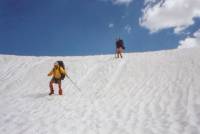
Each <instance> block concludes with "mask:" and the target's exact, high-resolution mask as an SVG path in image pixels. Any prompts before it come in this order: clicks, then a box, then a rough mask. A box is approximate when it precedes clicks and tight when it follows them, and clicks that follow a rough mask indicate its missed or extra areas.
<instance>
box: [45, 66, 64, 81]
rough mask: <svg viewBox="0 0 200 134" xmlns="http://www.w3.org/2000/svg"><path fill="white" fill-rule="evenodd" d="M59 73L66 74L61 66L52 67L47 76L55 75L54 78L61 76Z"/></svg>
mask: <svg viewBox="0 0 200 134" xmlns="http://www.w3.org/2000/svg"><path fill="white" fill-rule="evenodd" d="M61 73H62V74H65V75H67V73H66V71H65V70H64V69H63V68H62V67H57V68H55V67H54V68H53V69H52V70H51V72H49V73H48V76H52V75H53V77H55V78H56V79H60V78H61Z"/></svg>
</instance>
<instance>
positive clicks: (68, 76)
mask: <svg viewBox="0 0 200 134" xmlns="http://www.w3.org/2000/svg"><path fill="white" fill-rule="evenodd" d="M67 78H68V79H69V80H70V81H71V83H72V84H73V85H74V86H75V87H76V88H77V89H78V90H79V91H80V92H81V89H80V88H79V87H78V86H77V84H76V83H75V82H74V81H73V80H72V79H71V78H70V77H69V76H68V75H67Z"/></svg>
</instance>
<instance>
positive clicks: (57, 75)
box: [48, 62, 67, 95]
mask: <svg viewBox="0 0 200 134" xmlns="http://www.w3.org/2000/svg"><path fill="white" fill-rule="evenodd" d="M61 74H64V75H66V76H67V73H66V71H65V70H64V69H63V68H62V67H60V66H59V64H58V62H55V63H54V68H53V69H52V70H51V72H49V73H48V76H53V77H52V79H51V81H50V83H49V87H50V93H49V95H52V94H54V90H53V83H56V84H58V88H59V91H58V93H59V95H62V94H63V92H62V88H61Z"/></svg>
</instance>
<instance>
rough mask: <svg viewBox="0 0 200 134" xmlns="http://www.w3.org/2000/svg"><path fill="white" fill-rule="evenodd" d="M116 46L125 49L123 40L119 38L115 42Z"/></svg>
mask: <svg viewBox="0 0 200 134" xmlns="http://www.w3.org/2000/svg"><path fill="white" fill-rule="evenodd" d="M116 47H117V48H122V49H125V47H124V42H123V40H121V39H119V40H118V41H117V42H116Z"/></svg>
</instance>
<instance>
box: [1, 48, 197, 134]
mask: <svg viewBox="0 0 200 134" xmlns="http://www.w3.org/2000/svg"><path fill="white" fill-rule="evenodd" d="M56 60H63V61H64V63H65V65H66V67H67V70H68V74H69V76H70V77H71V79H72V80H73V81H74V82H75V83H76V84H77V85H78V86H79V87H80V88H81V91H79V90H78V89H77V88H76V86H74V85H73V84H72V83H71V82H70V80H68V79H65V80H64V81H63V83H62V86H63V91H64V95H63V96H59V95H57V94H58V90H57V89H58V88H57V85H55V93H56V94H55V95H53V96H48V93H49V87H48V84H49V81H50V79H51V78H50V77H47V73H48V72H49V71H50V70H51V69H52V65H53V63H54V62H55V61H56ZM0 70H1V71H0V100H1V101H0V133H1V134H200V127H199V126H200V49H199V48H195V49H194V48H190V49H180V50H170V51H161V52H149V53H130V54H125V58H124V59H115V58H113V56H112V55H101V56H85V57H78V56H77V57H32V56H10V55H0Z"/></svg>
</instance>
